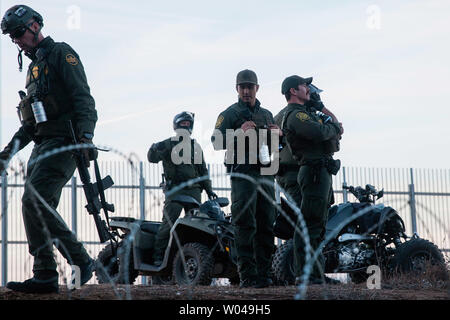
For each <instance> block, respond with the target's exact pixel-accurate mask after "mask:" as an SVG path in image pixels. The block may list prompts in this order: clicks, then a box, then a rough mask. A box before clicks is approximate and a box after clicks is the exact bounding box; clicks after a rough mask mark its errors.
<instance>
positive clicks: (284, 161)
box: [273, 107, 298, 171]
mask: <svg viewBox="0 0 450 320" xmlns="http://www.w3.org/2000/svg"><path fill="white" fill-rule="evenodd" d="M287 109H288V107H284V108H283V109H282V110H281V111H280V112H278V113H277V115H275V117H274V118H273V120H274V122H275V124H276V125H278V127H280V129H281V125H282V122H283V117H284V114H285V113H286V110H287ZM281 144H282V145H283V149H281V151H280V170H279V171H283V170H282V166H283V165H287V166H295V165H298V162H297V160H295V159H294V157H293V156H292V153H291V150H290V149H289V147H288V145H287V141H286V137H285V136H284V135H283V136H282V137H281Z"/></svg>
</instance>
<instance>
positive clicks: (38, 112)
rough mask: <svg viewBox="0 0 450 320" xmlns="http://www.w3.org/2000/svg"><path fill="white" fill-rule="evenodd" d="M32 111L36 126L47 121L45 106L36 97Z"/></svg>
mask: <svg viewBox="0 0 450 320" xmlns="http://www.w3.org/2000/svg"><path fill="white" fill-rule="evenodd" d="M31 109H32V110H33V115H34V119H35V120H36V124H38V123H42V122H46V121H47V114H46V113H45V109H44V104H43V103H42V101H40V100H39V99H37V98H36V97H34V98H33V103H32V104H31Z"/></svg>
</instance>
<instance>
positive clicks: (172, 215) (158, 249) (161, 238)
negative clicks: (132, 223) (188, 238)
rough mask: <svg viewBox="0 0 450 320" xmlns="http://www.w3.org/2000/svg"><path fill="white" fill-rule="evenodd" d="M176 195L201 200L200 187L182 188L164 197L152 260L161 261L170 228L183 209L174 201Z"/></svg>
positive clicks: (168, 238)
mask: <svg viewBox="0 0 450 320" xmlns="http://www.w3.org/2000/svg"><path fill="white" fill-rule="evenodd" d="M177 195H187V196H191V197H193V198H195V199H196V200H197V201H198V202H201V195H202V189H201V188H191V189H182V190H180V191H179V192H177V193H175V194H173V195H170V197H166V200H165V201H164V209H163V217H162V223H161V224H160V225H159V229H158V234H157V235H156V240H155V251H154V253H153V261H158V260H159V261H162V260H163V257H164V252H165V250H166V248H167V245H168V243H169V240H170V229H172V226H173V224H174V223H175V221H176V220H177V219H178V217H179V216H180V214H181V211H182V210H183V206H182V205H181V204H180V203H177V202H174V201H173V200H172V199H173V198H174V197H175V196H177Z"/></svg>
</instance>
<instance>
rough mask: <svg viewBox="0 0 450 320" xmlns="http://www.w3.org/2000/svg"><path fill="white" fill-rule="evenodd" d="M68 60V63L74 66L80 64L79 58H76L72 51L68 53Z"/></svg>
mask: <svg viewBox="0 0 450 320" xmlns="http://www.w3.org/2000/svg"><path fill="white" fill-rule="evenodd" d="M66 61H67V63H68V64H70V65H72V66H76V65H77V64H78V59H77V58H75V56H74V55H73V54H71V53H69V54H68V55H66Z"/></svg>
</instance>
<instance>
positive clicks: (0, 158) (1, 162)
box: [0, 151, 9, 176]
mask: <svg viewBox="0 0 450 320" xmlns="http://www.w3.org/2000/svg"><path fill="white" fill-rule="evenodd" d="M8 158H9V153H8V152H6V151H2V152H0V176H1V175H2V173H3V170H5V165H6V163H5V162H6V160H7V159H8Z"/></svg>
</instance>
